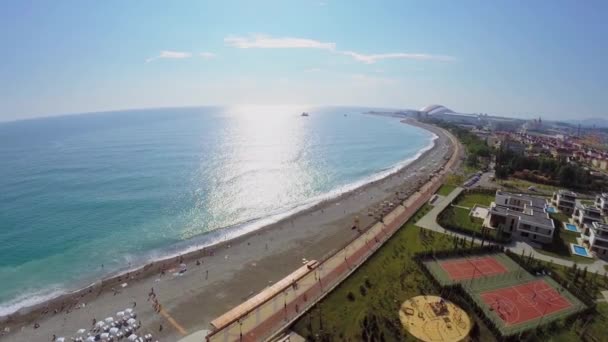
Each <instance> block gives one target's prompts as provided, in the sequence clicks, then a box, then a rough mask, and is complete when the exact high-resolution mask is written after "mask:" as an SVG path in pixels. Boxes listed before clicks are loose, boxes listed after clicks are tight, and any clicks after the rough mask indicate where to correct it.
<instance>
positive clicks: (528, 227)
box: [483, 190, 555, 244]
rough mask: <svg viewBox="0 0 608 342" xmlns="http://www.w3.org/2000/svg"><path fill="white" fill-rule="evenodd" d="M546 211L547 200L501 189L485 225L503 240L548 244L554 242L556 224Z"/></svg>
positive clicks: (491, 206) (497, 193)
mask: <svg viewBox="0 0 608 342" xmlns="http://www.w3.org/2000/svg"><path fill="white" fill-rule="evenodd" d="M546 208H547V200H545V199H544V198H540V197H534V196H529V195H524V194H515V193H509V192H504V191H500V190H499V191H497V192H496V198H495V201H494V202H492V204H491V205H490V210H489V211H488V216H486V218H485V220H484V222H483V225H484V227H486V228H488V229H495V230H497V232H498V235H501V236H504V237H512V238H519V239H526V240H530V241H533V242H537V243H542V244H548V243H551V242H552V241H553V233H554V232H555V224H554V223H553V220H552V219H551V218H550V217H549V214H547V212H546Z"/></svg>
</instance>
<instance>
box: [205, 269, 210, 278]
mask: <svg viewBox="0 0 608 342" xmlns="http://www.w3.org/2000/svg"><path fill="white" fill-rule="evenodd" d="M207 279H209V270H206V271H205V280H207Z"/></svg>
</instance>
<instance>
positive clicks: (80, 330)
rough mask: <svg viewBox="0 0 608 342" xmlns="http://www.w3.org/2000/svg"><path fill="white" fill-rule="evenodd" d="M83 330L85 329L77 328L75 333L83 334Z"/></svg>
mask: <svg viewBox="0 0 608 342" xmlns="http://www.w3.org/2000/svg"><path fill="white" fill-rule="evenodd" d="M85 332H87V331H86V330H85V329H78V331H77V332H76V333H77V334H84V333H85Z"/></svg>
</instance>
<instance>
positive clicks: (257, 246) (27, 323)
mask: <svg viewBox="0 0 608 342" xmlns="http://www.w3.org/2000/svg"><path fill="white" fill-rule="evenodd" d="M409 123H410V124H414V125H416V126H420V127H422V128H424V129H427V130H429V131H431V132H433V133H435V134H436V135H437V136H438V138H437V139H436V140H435V145H434V146H433V148H432V149H430V150H428V151H427V152H425V153H424V154H423V155H422V156H420V158H418V159H417V160H415V161H413V162H412V163H410V164H409V165H407V166H405V167H404V168H402V169H400V170H399V171H397V172H396V173H394V174H392V175H389V176H387V177H385V178H383V179H381V180H378V181H375V182H372V183H368V184H366V185H363V186H361V187H359V188H357V189H354V190H352V191H350V192H347V193H344V194H342V195H341V196H339V197H337V198H334V199H331V200H328V201H325V202H322V203H319V204H317V205H315V206H313V207H311V208H309V209H307V210H304V211H301V212H299V213H296V214H294V215H292V216H290V217H288V218H285V219H283V220H281V221H279V222H277V223H274V224H271V225H268V226H266V227H263V228H261V229H259V230H257V231H255V232H252V233H250V234H247V235H243V236H240V237H238V238H236V239H233V240H230V241H227V242H225V243H221V244H218V245H215V246H213V247H208V248H204V249H202V250H197V251H193V252H190V253H188V254H184V255H182V256H180V257H175V258H171V259H166V260H160V261H155V262H151V263H149V264H147V265H145V266H143V267H141V268H139V269H138V270H136V271H133V272H130V273H128V274H122V275H120V276H115V277H112V278H108V279H104V280H103V281H100V282H97V283H95V284H94V285H92V286H90V287H88V288H85V289H82V290H79V291H76V292H74V293H71V294H68V295H64V296H61V297H59V298H55V299H52V300H50V301H47V302H46V303H42V304H40V305H37V306H35V307H32V308H27V309H24V310H21V311H20V312H18V313H15V314H13V315H11V316H10V317H4V318H3V319H2V320H1V321H0V330H3V329H4V328H9V329H10V333H8V334H6V335H4V336H2V337H0V340H2V341H50V340H51V336H53V335H56V336H65V337H68V339H69V337H71V336H73V335H74V334H75V332H76V331H77V330H78V329H80V328H84V329H89V328H91V327H92V320H93V318H96V319H97V320H100V319H103V318H105V317H108V316H112V315H114V314H115V313H116V312H117V311H121V310H124V309H125V308H127V307H133V306H134V304H135V308H134V309H135V310H136V311H137V313H138V320H141V324H142V327H141V328H140V329H139V331H138V333H139V334H141V335H143V334H145V333H151V334H153V336H154V338H155V339H158V340H159V341H175V340H178V339H179V338H181V337H182V336H183V335H184V334H189V333H193V332H195V331H197V330H201V329H208V328H209V323H210V322H211V320H213V319H214V318H215V317H217V316H219V315H221V314H222V313H224V312H226V311H228V310H229V309H230V308H232V307H234V306H236V305H238V304H239V303H241V302H242V301H244V300H246V299H247V298H249V297H251V296H252V295H254V294H255V293H257V292H259V291H260V290H262V289H264V288H265V287H267V286H269V285H272V284H273V283H274V282H275V281H278V280H280V279H281V278H283V277H284V276H285V275H287V274H289V273H291V272H292V271H293V270H295V269H296V268H298V267H299V266H301V265H302V260H303V259H304V258H305V259H308V260H310V259H317V260H318V259H322V258H323V257H324V256H326V255H328V254H330V253H332V252H333V251H335V250H337V249H339V248H341V247H343V246H344V244H346V243H347V242H348V241H349V240H351V239H352V238H353V237H354V236H355V235H356V234H357V232H356V231H353V230H352V229H351V227H352V225H353V222H354V220H355V217H358V218H359V220H360V226H362V227H366V226H369V225H370V224H371V223H372V222H373V221H374V220H375V218H374V217H371V216H368V213H370V212H376V213H378V212H379V210H381V208H382V203H383V202H384V201H391V200H393V199H395V198H396V197H401V198H405V197H407V196H408V195H409V194H412V193H414V192H415V191H416V190H417V188H418V187H419V186H420V185H421V184H422V183H423V182H425V181H426V180H428V177H429V175H430V174H431V173H433V172H435V171H436V170H438V169H439V168H440V167H441V166H442V165H443V164H444V162H445V159H444V158H445V157H446V156H451V155H452V154H453V153H454V147H453V146H452V145H451V142H450V141H449V139H448V138H447V136H446V135H445V134H444V133H443V131H442V130H441V129H439V128H437V127H434V126H429V125H425V124H420V123H417V122H413V121H410V122H409ZM181 263H185V264H186V265H187V271H186V272H185V273H183V274H182V275H175V273H176V272H177V271H178V270H179V264H181ZM123 283H127V286H126V287H124V288H123V287H121V284H123ZM151 288H154V292H155V294H156V296H157V300H158V302H159V303H161V305H162V308H163V309H162V311H161V312H160V313H158V312H156V311H155V310H154V308H153V304H152V302H151V301H149V300H148V293H149V292H150V290H151ZM83 304H85V306H84V307H82V305H83ZM34 324H37V325H39V327H38V328H34ZM161 325H162V331H160V330H161Z"/></svg>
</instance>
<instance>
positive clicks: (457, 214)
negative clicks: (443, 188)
mask: <svg viewBox="0 0 608 342" xmlns="http://www.w3.org/2000/svg"><path fill="white" fill-rule="evenodd" d="M469 212H470V210H468V209H463V208H459V207H452V206H450V207H447V208H445V210H444V211H443V212H442V213H441V218H438V222H439V224H441V225H443V226H444V227H446V228H448V227H450V226H453V227H458V228H461V229H465V230H468V231H470V232H471V233H473V232H475V233H477V234H481V228H482V227H483V220H482V219H480V218H477V217H471V216H469ZM491 232H494V231H493V230H492V231H491Z"/></svg>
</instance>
